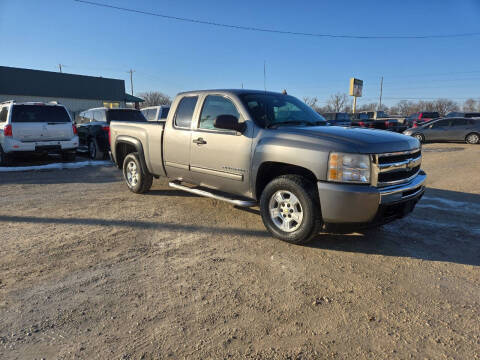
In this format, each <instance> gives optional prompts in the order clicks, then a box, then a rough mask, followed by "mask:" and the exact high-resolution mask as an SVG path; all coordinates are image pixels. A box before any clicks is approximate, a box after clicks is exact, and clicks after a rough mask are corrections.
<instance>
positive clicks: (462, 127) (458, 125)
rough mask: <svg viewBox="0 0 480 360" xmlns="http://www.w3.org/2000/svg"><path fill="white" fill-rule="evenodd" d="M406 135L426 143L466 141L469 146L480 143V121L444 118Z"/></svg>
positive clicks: (409, 131)
mask: <svg viewBox="0 0 480 360" xmlns="http://www.w3.org/2000/svg"><path fill="white" fill-rule="evenodd" d="M403 133H404V134H405V135H410V136H413V137H414V138H416V139H418V140H419V141H420V142H425V141H465V142H466V143H468V144H478V143H480V119H473V118H442V119H438V120H433V121H430V122H428V123H426V124H423V125H420V126H417V127H416V128H412V129H408V130H406V131H404V132H403Z"/></svg>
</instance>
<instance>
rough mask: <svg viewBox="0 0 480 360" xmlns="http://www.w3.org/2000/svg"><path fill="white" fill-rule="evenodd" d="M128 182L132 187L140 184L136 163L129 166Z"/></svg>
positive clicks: (132, 162) (127, 172)
mask: <svg viewBox="0 0 480 360" xmlns="http://www.w3.org/2000/svg"><path fill="white" fill-rule="evenodd" d="M126 175H127V181H128V183H129V184H130V186H132V187H133V186H135V185H137V183H138V178H139V176H138V171H137V164H135V161H130V162H129V163H128V164H127V171H126Z"/></svg>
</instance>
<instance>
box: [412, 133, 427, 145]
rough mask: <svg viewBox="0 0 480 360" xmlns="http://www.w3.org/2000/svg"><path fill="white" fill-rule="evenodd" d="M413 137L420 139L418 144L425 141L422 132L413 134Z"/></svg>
mask: <svg viewBox="0 0 480 360" xmlns="http://www.w3.org/2000/svg"><path fill="white" fill-rule="evenodd" d="M413 137H414V138H415V139H417V140H418V141H420V144H421V143H423V142H425V137H424V136H423V135H422V134H414V135H413Z"/></svg>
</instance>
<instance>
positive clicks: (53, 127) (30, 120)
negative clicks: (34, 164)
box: [0, 100, 78, 165]
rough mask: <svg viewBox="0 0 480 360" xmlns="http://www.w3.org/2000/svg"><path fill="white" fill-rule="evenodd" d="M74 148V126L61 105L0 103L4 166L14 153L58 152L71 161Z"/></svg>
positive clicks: (0, 157) (0, 162) (0, 158)
mask: <svg viewBox="0 0 480 360" xmlns="http://www.w3.org/2000/svg"><path fill="white" fill-rule="evenodd" d="M77 147H78V136H77V128H76V127H75V125H74V124H73V122H72V119H71V118H70V115H69V113H68V111H67V109H66V108H65V107H64V106H63V105H60V104H57V103H56V102H55V103H53V102H52V103H42V102H25V103H17V102H15V101H13V100H12V101H7V102H3V103H0V165H7V164H8V163H9V162H10V160H11V158H12V155H13V154H17V153H37V154H45V153H58V154H61V155H62V157H63V159H64V160H69V161H71V160H75V154H76V150H77Z"/></svg>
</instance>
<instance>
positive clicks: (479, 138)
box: [465, 133, 480, 144]
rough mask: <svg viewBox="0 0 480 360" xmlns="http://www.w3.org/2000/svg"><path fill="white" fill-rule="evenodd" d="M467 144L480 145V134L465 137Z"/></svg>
mask: <svg viewBox="0 0 480 360" xmlns="http://www.w3.org/2000/svg"><path fill="white" fill-rule="evenodd" d="M465 142H466V143H467V144H480V134H479V133H470V134H468V135H467V136H465Z"/></svg>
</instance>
